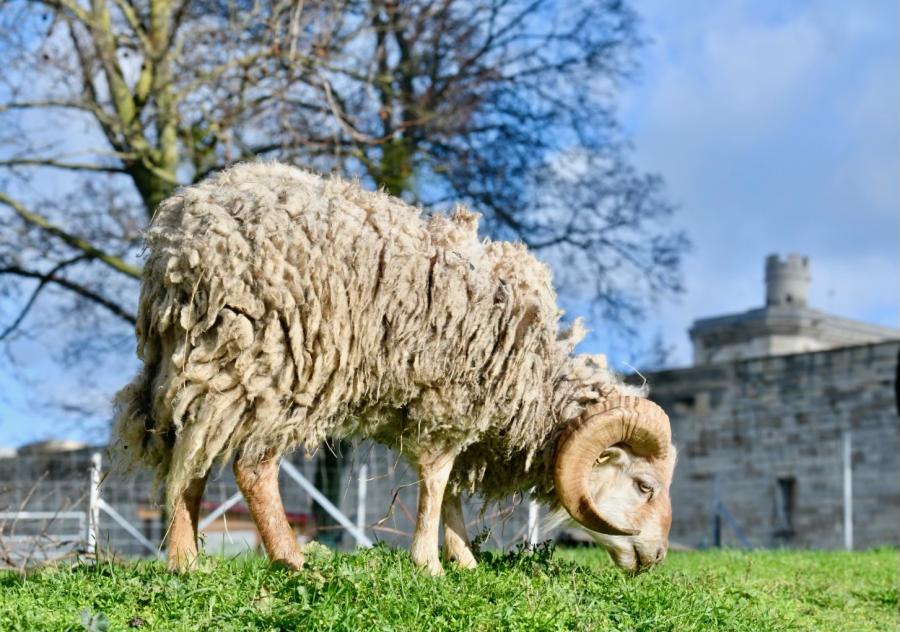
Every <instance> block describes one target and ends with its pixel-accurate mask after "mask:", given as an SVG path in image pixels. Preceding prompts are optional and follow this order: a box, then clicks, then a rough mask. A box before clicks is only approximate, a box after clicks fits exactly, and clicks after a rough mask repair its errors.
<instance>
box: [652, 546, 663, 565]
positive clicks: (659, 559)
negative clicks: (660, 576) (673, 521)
mask: <svg viewBox="0 0 900 632" xmlns="http://www.w3.org/2000/svg"><path fill="white" fill-rule="evenodd" d="M665 556H666V547H664V546H661V547H659V548H658V549H656V557H655V558H654V559H653V561H654V562H656V563H659V562H662V561H663V558H664V557H665Z"/></svg>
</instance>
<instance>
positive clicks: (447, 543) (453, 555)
mask: <svg viewBox="0 0 900 632" xmlns="http://www.w3.org/2000/svg"><path fill="white" fill-rule="evenodd" d="M441 513H442V515H443V518H444V558H445V559H446V560H447V561H448V562H456V563H457V564H459V565H460V566H461V567H462V568H475V567H476V566H477V565H478V564H477V562H476V561H475V555H474V554H473V553H472V545H471V544H470V543H469V536H468V535H467V534H466V521H465V519H464V517H463V510H462V500H461V499H460V497H459V495H458V494H446V495H445V496H444V506H443V507H442V509H441Z"/></svg>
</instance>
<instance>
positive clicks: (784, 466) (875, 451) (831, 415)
mask: <svg viewBox="0 0 900 632" xmlns="http://www.w3.org/2000/svg"><path fill="white" fill-rule="evenodd" d="M898 350H900V343H898V342H885V343H878V344H871V345H861V346H855V347H845V348H841V349H833V350H828V351H818V352H812V353H802V354H796V355H786V356H777V357H768V358H759V359H753V360H744V361H739V362H731V363H723V364H717V365H707V366H698V367H692V368H687V369H678V370H671V371H663V372H658V373H654V374H651V375H649V376H647V377H648V380H649V383H650V387H651V397H652V398H653V399H654V400H655V401H657V402H658V403H659V404H660V405H662V406H663V407H664V408H665V409H666V410H667V411H668V412H669V414H670V417H671V420H672V431H673V436H674V441H675V444H676V445H677V446H678V448H679V462H678V467H677V468H676V476H675V480H674V482H673V486H672V499H673V507H674V522H673V526H672V534H671V537H672V540H673V541H676V542H683V543H685V544H688V545H698V544H700V545H702V544H709V543H710V541H711V534H712V526H711V523H712V519H711V515H712V512H711V507H712V497H713V493H712V490H713V486H714V478H717V479H718V482H717V485H718V488H719V490H720V498H721V500H722V501H723V502H724V504H725V506H726V507H727V508H728V510H729V511H730V512H731V514H732V515H733V516H734V517H735V519H736V521H737V522H738V524H739V525H740V527H741V528H742V530H743V531H744V533H745V535H746V536H747V538H748V539H749V540H750V542H751V543H752V544H753V545H754V546H781V545H783V546H797V547H814V548H838V547H841V546H843V460H842V435H843V433H844V432H845V431H848V430H849V431H851V433H852V434H851V436H852V454H853V458H852V461H853V507H854V545H855V547H856V548H865V547H871V546H877V545H884V544H894V545H897V544H900V418H898V414H897V405H896V402H895V391H894V388H895V387H894V383H895V379H896V374H897V362H898ZM722 536H723V543H724V544H733V545H736V544H737V540H736V538H735V534H734V531H733V530H732V529H731V528H729V527H728V526H723V528H722Z"/></svg>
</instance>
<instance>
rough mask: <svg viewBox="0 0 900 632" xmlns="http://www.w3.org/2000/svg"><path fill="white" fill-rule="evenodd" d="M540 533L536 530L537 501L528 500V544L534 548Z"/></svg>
mask: <svg viewBox="0 0 900 632" xmlns="http://www.w3.org/2000/svg"><path fill="white" fill-rule="evenodd" d="M540 537H541V534H540V533H539V532H538V504H537V501H534V500H530V501H528V544H529V546H531V548H534V547H535V546H537V544H538V540H539V539H540Z"/></svg>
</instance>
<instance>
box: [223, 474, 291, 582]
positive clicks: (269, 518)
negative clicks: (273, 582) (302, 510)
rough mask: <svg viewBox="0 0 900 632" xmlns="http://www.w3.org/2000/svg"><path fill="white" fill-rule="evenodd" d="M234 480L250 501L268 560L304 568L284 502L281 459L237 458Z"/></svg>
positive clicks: (248, 501)
mask: <svg viewBox="0 0 900 632" xmlns="http://www.w3.org/2000/svg"><path fill="white" fill-rule="evenodd" d="M234 477H235V479H237V484H238V487H239V488H240V490H241V493H242V494H243V495H244V498H245V499H246V500H247V506H248V507H249V508H250V514H251V515H252V516H253V521H254V522H255V523H256V529H257V530H258V531H259V536H260V538H262V542H263V546H264V547H265V549H266V553H268V555H269V559H270V560H271V561H272V562H274V563H276V564H283V565H284V566H287V567H288V568H290V569H292V570H298V569H300V568H301V567H302V566H303V551H302V550H301V549H300V545H299V544H297V538H296V537H295V536H294V531H293V529H291V525H290V524H289V523H288V521H287V516H286V515H285V513H284V505H283V504H282V502H281V492H280V491H279V489H278V459H276V458H268V459H266V460H265V461H261V462H258V463H254V462H244V461H242V460H241V457H240V456H238V457H237V458H236V459H235V460H234Z"/></svg>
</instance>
